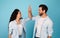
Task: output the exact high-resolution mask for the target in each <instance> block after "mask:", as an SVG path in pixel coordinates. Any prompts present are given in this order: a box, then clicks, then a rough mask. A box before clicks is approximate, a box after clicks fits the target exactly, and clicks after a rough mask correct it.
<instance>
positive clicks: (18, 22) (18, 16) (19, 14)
mask: <svg viewBox="0 0 60 38" xmlns="http://www.w3.org/2000/svg"><path fill="white" fill-rule="evenodd" d="M21 16H22V15H21V12H20V11H19V12H18V14H17V17H16V22H17V24H20V21H19V20H20V18H21ZM23 31H24V38H26V32H25V30H24V29H23ZM8 38H12V36H11V35H10V34H9V37H8Z"/></svg>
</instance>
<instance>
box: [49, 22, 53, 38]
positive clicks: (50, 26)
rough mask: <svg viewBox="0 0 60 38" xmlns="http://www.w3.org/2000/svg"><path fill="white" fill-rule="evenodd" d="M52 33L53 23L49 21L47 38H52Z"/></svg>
mask: <svg viewBox="0 0 60 38" xmlns="http://www.w3.org/2000/svg"><path fill="white" fill-rule="evenodd" d="M52 33H53V22H52V21H50V22H49V23H48V38H52Z"/></svg>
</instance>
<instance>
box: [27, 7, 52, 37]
mask: <svg viewBox="0 0 60 38" xmlns="http://www.w3.org/2000/svg"><path fill="white" fill-rule="evenodd" d="M38 12H39V16H41V17H42V18H45V17H47V14H46V13H45V10H42V7H39V9H38ZM28 16H29V18H30V19H32V9H31V6H29V7H28ZM47 38H51V36H48V37H47Z"/></svg>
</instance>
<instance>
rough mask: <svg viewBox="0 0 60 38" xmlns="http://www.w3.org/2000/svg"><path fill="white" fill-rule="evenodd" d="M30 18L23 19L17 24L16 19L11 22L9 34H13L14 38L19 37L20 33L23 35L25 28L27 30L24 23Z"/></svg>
mask: <svg viewBox="0 0 60 38" xmlns="http://www.w3.org/2000/svg"><path fill="white" fill-rule="evenodd" d="M28 20H29V19H21V20H20V22H21V23H20V24H19V25H18V24H17V22H16V20H14V21H11V22H10V23H9V34H11V35H12V38H19V35H22V33H23V29H24V30H25V31H26V28H25V26H24V24H25V22H26V21H28Z"/></svg>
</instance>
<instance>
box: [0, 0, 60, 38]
mask: <svg viewBox="0 0 60 38" xmlns="http://www.w3.org/2000/svg"><path fill="white" fill-rule="evenodd" d="M40 4H46V5H47V6H48V8H49V10H48V12H47V14H48V15H49V16H50V18H51V19H52V20H53V22H54V27H53V29H54V32H53V36H52V37H53V38H60V0H0V38H8V23H9V18H10V15H11V13H12V12H13V10H14V9H15V8H18V9H20V11H21V13H22V17H23V18H27V17H28V6H29V5H31V7H32V13H33V15H34V16H36V15H37V14H38V6H39V5H40ZM26 28H27V29H26V30H27V31H26V32H27V34H26V35H27V36H26V37H27V38H32V33H33V28H34V22H33V21H29V22H27V23H26Z"/></svg>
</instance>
